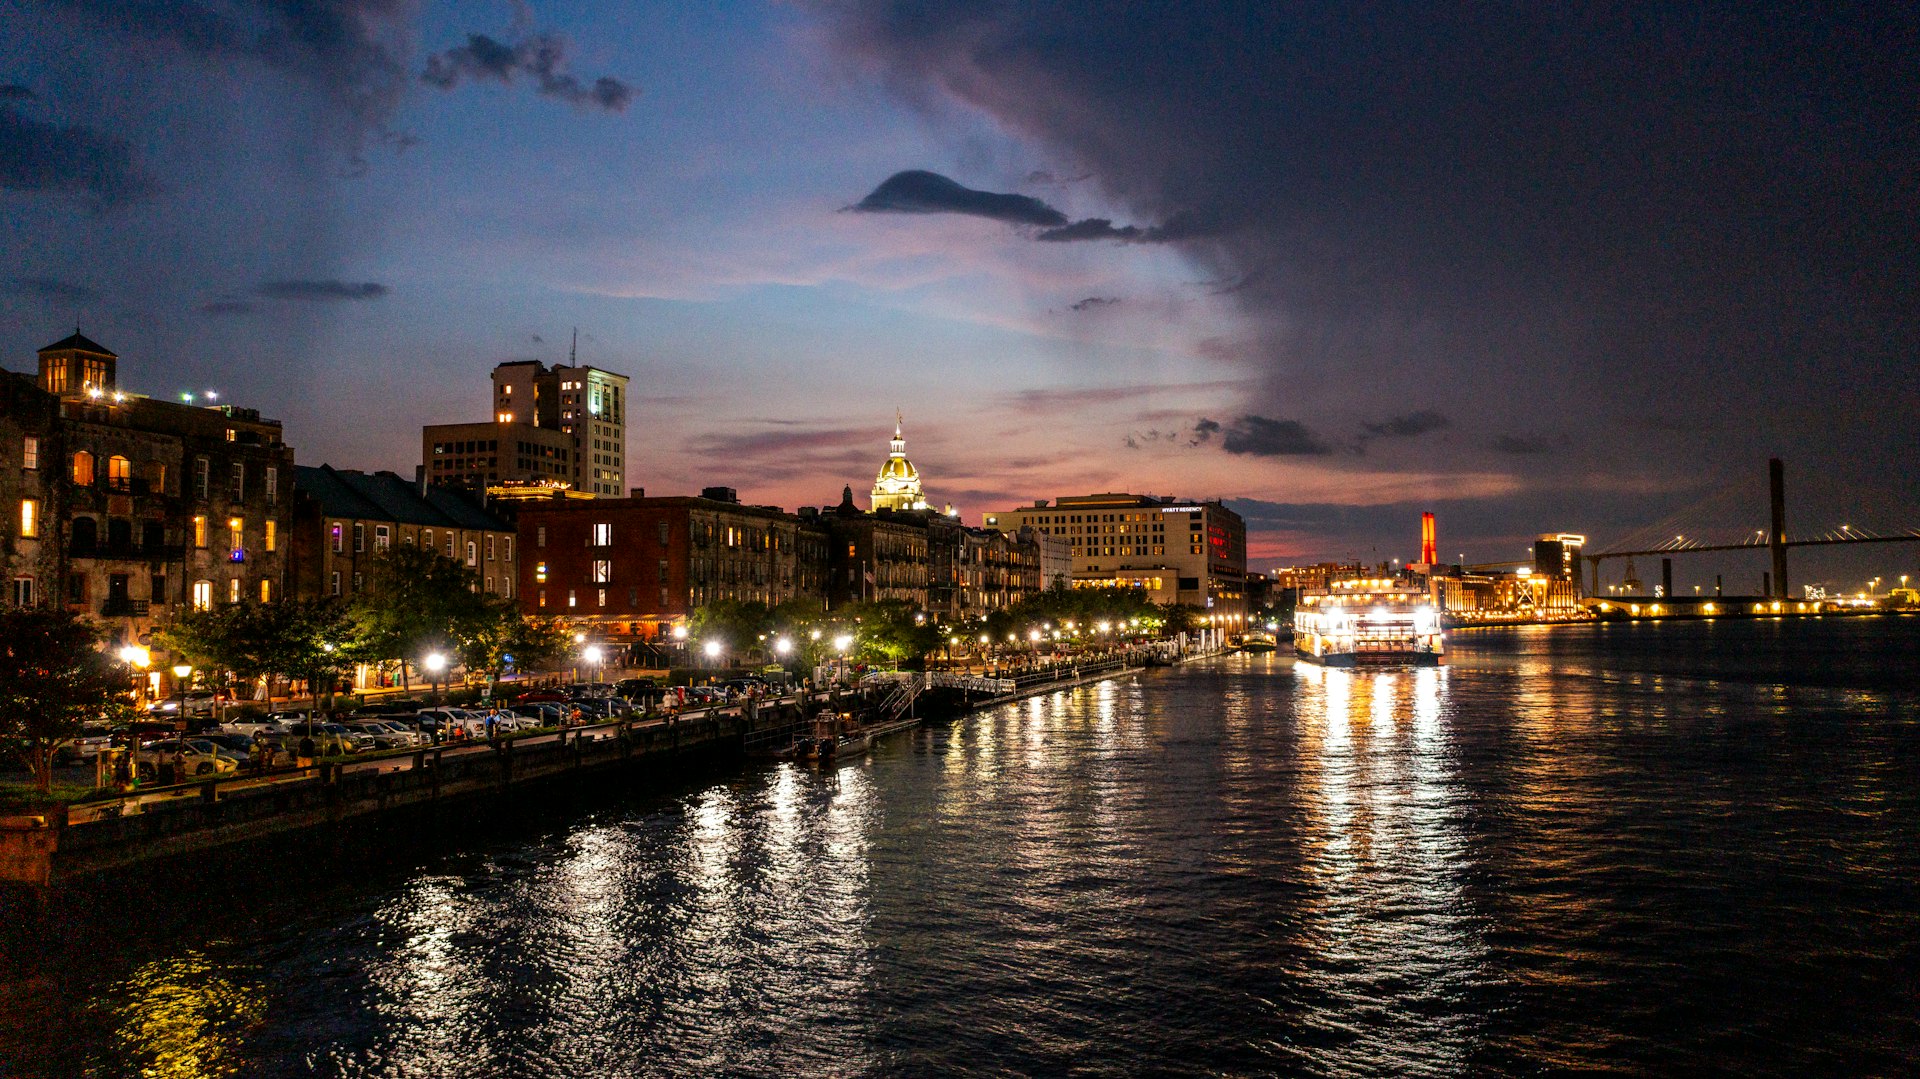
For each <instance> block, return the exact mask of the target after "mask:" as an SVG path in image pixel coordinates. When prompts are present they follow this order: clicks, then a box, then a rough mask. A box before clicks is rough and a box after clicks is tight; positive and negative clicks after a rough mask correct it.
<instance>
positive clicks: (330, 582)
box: [327, 570, 340, 596]
mask: <svg viewBox="0 0 1920 1079" xmlns="http://www.w3.org/2000/svg"><path fill="white" fill-rule="evenodd" d="M327 594H328V595H330V596H337V595H339V594H340V571H339V570H334V571H333V572H332V573H331V574H329V575H328V577H327Z"/></svg>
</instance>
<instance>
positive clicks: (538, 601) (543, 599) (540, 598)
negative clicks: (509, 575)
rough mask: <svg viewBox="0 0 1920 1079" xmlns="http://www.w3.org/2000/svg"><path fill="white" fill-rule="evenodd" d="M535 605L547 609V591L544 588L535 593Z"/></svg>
mask: <svg viewBox="0 0 1920 1079" xmlns="http://www.w3.org/2000/svg"><path fill="white" fill-rule="evenodd" d="M534 604H535V605H536V606H540V607H545V606H546V605H547V590H546V589H544V588H542V589H540V590H539V591H538V592H535V593H534Z"/></svg>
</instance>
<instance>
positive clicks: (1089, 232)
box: [1034, 213, 1218, 244]
mask: <svg viewBox="0 0 1920 1079" xmlns="http://www.w3.org/2000/svg"><path fill="white" fill-rule="evenodd" d="M1217 228H1218V226H1216V225H1214V224H1212V223H1211V222H1209V221H1208V220H1207V219H1206V218H1204V217H1202V216H1201V215H1199V214H1195V213H1180V214H1176V215H1174V217H1173V218H1172V219H1170V220H1168V221H1167V223H1166V224H1164V225H1152V226H1149V227H1147V228H1140V227H1139V226H1137V225H1115V224H1114V223H1113V222H1112V221H1109V220H1108V219H1106V218H1104V217H1089V218H1087V219H1085V220H1083V221H1075V222H1074V223H1072V224H1071V225H1066V226H1063V227H1061V228H1057V229H1048V230H1047V231H1045V232H1043V233H1041V234H1039V235H1038V236H1035V237H1034V239H1036V240H1044V241H1047V242H1049V243H1070V242H1073V241H1076V240H1118V241H1121V242H1123V243H1137V244H1161V243H1172V242H1174V241H1176V240H1195V239H1200V238H1203V237H1206V236H1209V235H1212V234H1213V233H1214V232H1215V231H1217Z"/></svg>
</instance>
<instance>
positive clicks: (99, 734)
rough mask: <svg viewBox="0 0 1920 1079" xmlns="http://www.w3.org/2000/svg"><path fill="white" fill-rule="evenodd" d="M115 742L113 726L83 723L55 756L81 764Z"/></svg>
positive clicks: (70, 762)
mask: <svg viewBox="0 0 1920 1079" xmlns="http://www.w3.org/2000/svg"><path fill="white" fill-rule="evenodd" d="M112 744H113V728H111V727H108V726H107V725H106V724H105V723H82V724H81V725H80V733H79V734H78V735H76V736H75V737H74V739H73V741H71V742H68V743H67V744H66V745H63V746H61V747H60V748H59V749H58V750H56V751H55V752H54V757H55V758H56V759H57V760H59V761H62V762H64V763H66V764H80V763H83V762H85V761H90V760H92V759H93V758H95V757H97V756H99V755H100V751H101V750H103V749H106V748H107V747H108V746H111V745H112Z"/></svg>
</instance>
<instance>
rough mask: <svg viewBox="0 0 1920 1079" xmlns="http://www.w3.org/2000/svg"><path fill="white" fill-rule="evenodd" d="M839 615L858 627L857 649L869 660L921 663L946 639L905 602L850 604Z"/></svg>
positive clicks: (883, 601)
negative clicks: (916, 660)
mask: <svg viewBox="0 0 1920 1079" xmlns="http://www.w3.org/2000/svg"><path fill="white" fill-rule="evenodd" d="M839 614H840V616H841V618H842V619H843V620H849V621H852V622H853V623H854V624H855V626H854V633H855V639H856V641H857V644H856V645H855V647H856V648H857V649H858V650H859V654H860V656H861V657H862V658H865V659H868V660H877V661H880V662H886V663H894V664H898V663H900V662H902V661H905V660H914V659H920V658H922V657H924V656H925V655H926V654H927V653H929V652H932V651H933V650H934V649H936V648H938V647H940V642H941V641H942V639H943V637H942V634H941V632H940V628H939V627H938V626H936V625H933V624H932V623H931V622H929V621H927V620H926V619H925V618H924V617H921V616H920V612H919V611H918V610H917V609H916V608H915V607H914V605H913V604H911V603H908V602H907V601H905V600H898V599H888V600H877V601H873V602H869V603H855V604H849V605H848V606H846V607H844V608H842V609H841V610H840V612H839Z"/></svg>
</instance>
